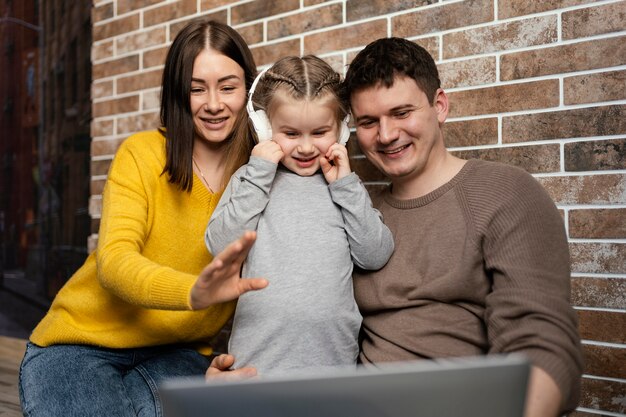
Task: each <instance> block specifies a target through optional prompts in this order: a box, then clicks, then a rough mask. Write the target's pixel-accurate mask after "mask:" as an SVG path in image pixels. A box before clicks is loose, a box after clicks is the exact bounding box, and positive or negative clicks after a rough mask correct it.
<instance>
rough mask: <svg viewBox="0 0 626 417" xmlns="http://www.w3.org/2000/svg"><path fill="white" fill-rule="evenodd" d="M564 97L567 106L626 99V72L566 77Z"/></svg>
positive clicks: (564, 80)
mask: <svg viewBox="0 0 626 417" xmlns="http://www.w3.org/2000/svg"><path fill="white" fill-rule="evenodd" d="M624 4H626V3H624ZM563 96H564V101H565V104H583V103H597V102H600V101H612V100H623V99H626V71H609V72H601V73H596V74H587V75H578V76H574V77H566V78H564V79H563Z"/></svg>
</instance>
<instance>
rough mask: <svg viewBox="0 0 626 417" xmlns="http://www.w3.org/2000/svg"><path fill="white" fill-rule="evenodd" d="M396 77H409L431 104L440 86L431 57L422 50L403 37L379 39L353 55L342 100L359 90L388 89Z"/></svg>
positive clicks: (347, 100)
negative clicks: (377, 87)
mask: <svg viewBox="0 0 626 417" xmlns="http://www.w3.org/2000/svg"><path fill="white" fill-rule="evenodd" d="M396 76H406V77H409V78H412V79H413V80H414V81H415V83H416V84H417V86H418V87H419V88H420V89H421V90H422V91H423V92H424V93H425V94H426V97H427V98H428V101H429V102H430V103H432V102H433V101H434V98H435V93H436V92H437V89H438V88H439V87H440V86H441V82H440V81H439V72H438V71H437V65H436V64H435V60H434V59H433V57H432V56H431V55H430V54H429V53H428V51H426V49H424V48H422V47H421V46H419V45H417V44H416V43H414V42H411V41H408V40H406V39H403V38H382V39H378V40H376V41H374V42H372V43H370V44H369V45H367V46H366V47H365V49H363V50H362V51H361V52H359V53H358V54H357V56H356V57H355V58H354V60H353V61H352V63H351V64H350V66H349V67H348V72H347V73H346V78H345V80H344V88H343V93H344V99H345V101H346V103H347V104H349V102H350V95H351V94H352V93H354V92H356V91H358V90H361V89H363V88H368V87H373V86H376V85H379V84H380V85H382V86H384V87H386V88H390V87H391V86H392V85H393V82H394V79H395V77H396Z"/></svg>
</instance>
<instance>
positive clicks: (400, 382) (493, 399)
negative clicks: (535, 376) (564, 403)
mask: <svg viewBox="0 0 626 417" xmlns="http://www.w3.org/2000/svg"><path fill="white" fill-rule="evenodd" d="M529 370H530V365H529V363H528V361H527V360H526V359H524V358H522V357H520V356H516V355H508V356H498V355H493V356H484V357H472V358H457V359H446V360H439V361H418V362H408V363H389V364H384V365H382V366H377V367H370V366H367V367H359V368H357V369H351V370H345V369H344V370H336V371H333V372H329V373H326V374H325V375H320V374H319V373H318V374H311V375H304V374H302V375H297V376H295V375H292V376H290V377H285V376H282V377H265V378H262V377H259V378H255V379H248V380H237V381H211V382H208V383H207V382H205V381H204V378H202V377H198V378H197V379H193V378H192V379H189V378H186V379H173V380H169V381H166V382H165V383H164V384H163V385H162V386H161V387H160V388H159V391H160V395H161V399H162V401H163V406H164V411H165V416H167V417H204V416H207V417H209V416H210V417H216V416H217V417H439V416H440V417H500V416H501V417H522V415H523V412H524V402H525V397H526V385H527V381H528V374H529Z"/></svg>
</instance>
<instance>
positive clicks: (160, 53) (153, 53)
mask: <svg viewBox="0 0 626 417" xmlns="http://www.w3.org/2000/svg"><path fill="white" fill-rule="evenodd" d="M169 49H170V47H169V46H164V47H163V48H157V49H152V50H150V51H146V52H144V53H143V67H144V68H150V67H157V66H161V65H165V57H166V56H167V51H168V50H169Z"/></svg>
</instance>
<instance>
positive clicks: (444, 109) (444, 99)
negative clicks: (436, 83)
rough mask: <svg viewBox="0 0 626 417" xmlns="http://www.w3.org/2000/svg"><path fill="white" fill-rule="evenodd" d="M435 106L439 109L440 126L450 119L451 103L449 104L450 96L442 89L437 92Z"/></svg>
mask: <svg viewBox="0 0 626 417" xmlns="http://www.w3.org/2000/svg"><path fill="white" fill-rule="evenodd" d="M433 105H434V106H435V108H436V109H437V120H438V121H439V124H443V122H445V121H446V119H447V118H448V111H449V109H450V107H449V105H450V103H449V102H448V95H447V94H446V92H445V91H443V89H442V88H438V89H437V91H436V92H435V98H434V100H433Z"/></svg>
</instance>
